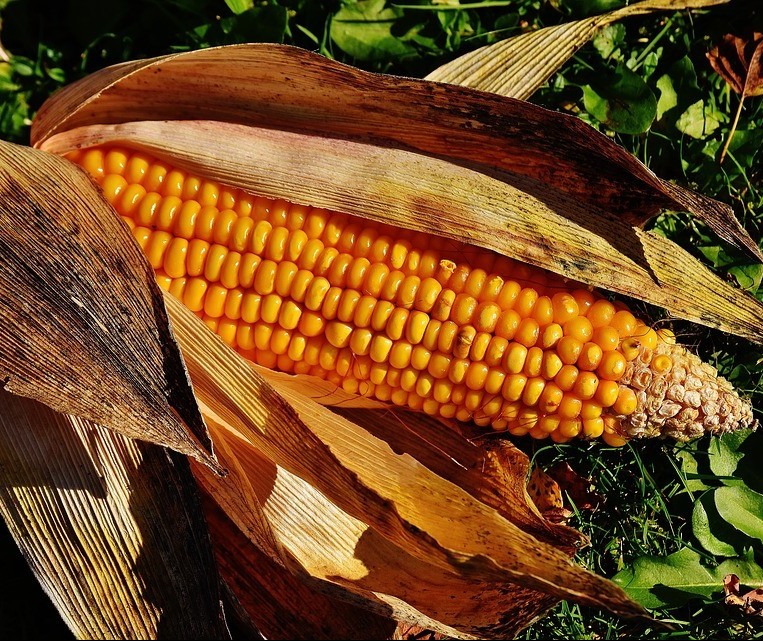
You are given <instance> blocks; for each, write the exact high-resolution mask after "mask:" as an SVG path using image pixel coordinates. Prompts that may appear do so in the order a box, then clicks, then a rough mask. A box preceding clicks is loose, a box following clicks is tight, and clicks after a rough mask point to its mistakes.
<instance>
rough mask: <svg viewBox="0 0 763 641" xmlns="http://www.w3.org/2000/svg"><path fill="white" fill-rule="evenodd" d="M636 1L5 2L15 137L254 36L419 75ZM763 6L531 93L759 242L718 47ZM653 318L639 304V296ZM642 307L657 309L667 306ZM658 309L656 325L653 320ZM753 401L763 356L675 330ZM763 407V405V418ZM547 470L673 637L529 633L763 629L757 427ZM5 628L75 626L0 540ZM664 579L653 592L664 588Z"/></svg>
mask: <svg viewBox="0 0 763 641" xmlns="http://www.w3.org/2000/svg"><path fill="white" fill-rule="evenodd" d="M624 4H626V2H625V0H486V1H483V2H467V1H463V2H460V3H459V0H431V1H430V0H400V2H389V1H388V0H362V1H361V2H354V1H350V0H345V1H343V2H339V1H332V0H265V1H258V2H254V1H253V0H225V1H223V0H61V1H60V2H50V3H43V2H36V1H33V0H0V40H1V41H2V45H0V138H2V139H4V140H9V141H13V142H19V143H27V142H28V136H29V126H30V123H31V119H32V118H33V116H34V113H35V111H36V110H37V109H38V108H39V107H40V105H41V104H42V102H43V101H44V100H45V99H46V98H47V97H48V96H49V95H50V94H51V93H53V92H54V91H55V90H56V89H57V88H59V87H61V86H63V85H64V84H68V83H70V82H73V81H75V80H77V79H78V78H81V77H83V76H84V75H86V74H88V73H90V72H92V71H95V70H97V69H100V68H102V67H104V66H106V65H110V64H114V63H118V62H121V61H124V60H128V59H134V58H140V57H147V56H155V55H159V54H163V53H168V52H172V51H182V50H188V49H196V48H200V47H208V46H216V45H221V44H230V43H240V42H249V41H253V42H280V43H287V44H293V45H297V46H300V47H304V48H306V49H310V50H313V51H317V52H320V53H322V54H323V55H326V56H329V57H332V58H335V59H337V60H340V61H343V62H346V63H349V64H354V65H357V66H359V67H362V68H365V69H368V70H373V71H380V72H385V73H394V74H400V75H408V76H416V77H421V76H423V75H426V74H427V73H428V72H429V71H431V70H433V69H434V68H436V67H437V66H439V65H441V64H443V63H445V62H447V61H449V60H451V59H453V58H454V57H456V56H457V55H460V54H463V53H466V52H467V51H470V50H473V49H475V48H477V47H480V46H483V45H485V44H490V43H493V42H497V41H499V40H501V39H504V38H508V37H511V36H514V35H518V34H520V33H523V32H525V31H528V30H531V29H536V28H539V27H543V26H550V25H554V24H560V23H562V22H566V21H569V20H573V19H577V18H581V17H585V16H588V15H594V14H596V13H601V12H603V11H606V10H610V9H614V8H617V7H620V6H623V5H624ZM760 5H761V3H760V0H732V1H731V2H730V3H728V4H726V5H724V6H720V7H714V8H711V9H707V10H703V11H692V12H688V11H681V12H675V13H670V12H667V13H662V14H658V15H655V16H649V17H642V18H638V19H635V18H633V19H629V20H627V21H626V22H623V23H620V24H616V25H612V26H610V27H607V28H606V29H604V30H603V31H602V32H601V33H600V34H599V35H598V36H597V37H596V38H595V39H594V41H593V42H592V43H590V44H589V45H587V46H586V47H585V48H584V49H582V50H581V51H580V52H579V53H578V54H577V55H576V56H574V57H573V59H572V60H571V61H570V62H569V63H567V64H566V65H565V66H564V67H563V68H562V69H561V70H560V71H559V73H557V74H556V75H555V76H554V77H553V78H552V79H551V80H550V81H549V82H548V83H547V84H546V85H545V86H544V87H542V88H541V89H540V90H539V91H538V92H537V93H536V95H535V96H533V98H532V101H533V102H536V103H538V104H540V105H543V106H545V107H547V108H550V109H556V110H562V111H566V112H569V113H573V114H576V115H577V116H579V117H580V118H581V119H583V120H585V121H586V122H588V123H589V124H591V125H592V126H594V127H596V128H597V129H599V130H601V131H603V132H605V133H606V134H607V135H609V136H611V137H613V138H614V139H615V140H616V141H617V142H618V143H619V144H621V145H622V146H624V147H625V148H626V149H628V150H629V151H631V152H632V153H633V154H634V155H636V156H637V157H638V158H639V159H640V160H641V161H642V162H644V163H645V164H646V165H647V166H649V167H650V168H651V169H652V170H653V171H655V172H656V173H657V174H659V175H660V176H662V177H664V178H668V179H671V180H675V181H677V182H679V183H681V184H683V185H686V186H688V187H690V188H692V189H695V190H697V191H700V192H702V193H704V194H706V195H708V196H712V197H714V198H717V199H719V200H722V201H724V202H727V203H729V204H730V205H731V206H732V207H733V208H734V210H735V212H736V214H737V216H738V217H739V219H740V220H741V221H742V223H743V225H744V226H745V227H746V228H747V229H748V231H749V232H750V234H751V235H752V237H753V238H754V239H756V240H757V241H759V240H760V238H761V226H762V225H763V166H762V165H761V154H760V152H759V149H760V147H761V144H762V143H763V99H762V98H751V99H748V100H747V102H746V103H745V106H744V109H743V110H742V113H741V117H740V121H739V125H738V128H737V132H736V134H735V135H734V137H733V139H732V142H731V145H730V153H729V154H728V157H727V158H726V160H725V161H724V162H723V163H722V164H721V163H720V162H719V154H720V149H721V147H722V146H723V144H724V142H725V141H726V139H727V137H728V136H729V129H730V123H731V120H732V118H733V115H734V113H735V111H736V109H737V106H738V102H739V97H738V96H737V95H736V94H734V93H733V92H732V91H731V90H730V88H729V87H728V85H726V83H725V82H724V81H723V80H722V79H721V78H720V77H719V76H718V75H717V74H715V73H714V72H713V71H712V69H711V68H710V66H709V64H708V62H707V60H706V52H707V51H708V50H709V49H710V48H711V47H712V45H713V44H714V43H716V42H718V41H719V40H720V37H721V36H722V35H723V34H724V33H726V32H729V31H731V32H738V33H740V34H744V33H745V32H748V31H750V30H751V29H753V28H757V30H758V31H763V16H762V15H761V6H760ZM653 226H654V228H655V230H656V231H657V232H658V233H662V234H664V235H666V236H669V237H671V238H673V239H674V240H676V241H677V242H678V243H680V244H681V245H682V246H683V247H685V248H687V249H689V250H690V251H691V252H693V253H694V254H695V255H696V256H697V257H698V258H700V259H701V260H702V261H704V262H705V263H706V264H707V265H708V266H709V267H710V268H712V269H714V270H716V271H717V272H718V273H719V274H720V275H721V276H723V277H724V278H727V279H729V280H730V281H732V282H735V283H737V284H738V285H739V286H740V287H742V288H744V289H747V290H748V291H750V292H751V293H752V294H753V295H755V296H758V297H759V298H761V299H763V288H761V279H762V278H763V266H761V265H758V264H751V263H749V261H747V260H745V259H744V258H743V257H741V256H739V255H737V254H735V253H734V252H731V251H729V250H728V248H727V247H725V246H723V245H722V244H721V243H720V242H719V241H718V239H717V238H715V237H714V236H713V235H712V234H711V233H710V232H709V231H708V230H707V229H706V228H704V227H703V226H702V225H701V224H699V223H697V221H694V220H692V219H691V218H690V217H689V216H687V215H686V214H683V213H680V212H678V213H676V212H670V213H665V214H663V215H662V216H660V217H659V218H658V219H657V220H656V221H654V222H653ZM636 307H637V308H638V309H642V308H641V307H639V306H638V305H636ZM643 311H644V313H645V314H646V313H649V314H652V315H653V317H654V315H655V314H657V315H659V312H655V310H646V309H643ZM655 320H657V318H655ZM674 329H675V330H676V333H677V334H678V335H679V336H680V338H681V340H682V342H684V343H688V344H690V345H693V346H696V348H697V349H698V351H699V352H700V353H701V355H702V356H703V357H704V358H705V359H706V360H709V361H710V362H712V363H713V364H715V365H716V366H718V367H719V369H720V371H721V373H722V374H724V375H725V376H727V377H728V378H730V379H731V380H732V382H734V384H735V385H736V386H737V387H738V388H739V389H740V390H741V391H742V392H743V393H745V394H747V395H749V396H751V398H752V400H753V403H754V404H756V405H757V406H758V407H763V394H762V393H761V390H762V386H761V380H762V376H763V367H762V365H763V351H761V349H760V348H759V347H756V346H752V345H750V344H748V343H745V342H743V341H741V340H735V339H732V338H729V337H728V336H722V335H719V334H717V333H714V332H710V331H709V330H705V329H702V328H698V327H697V326H692V325H689V324H686V323H675V324H674ZM758 417H760V414H758ZM521 446H522V447H524V448H525V449H526V450H527V451H528V453H529V454H530V455H531V456H533V457H534V459H535V460H536V462H538V463H539V464H541V465H543V466H548V465H551V464H553V463H555V462H556V461H558V460H562V459H563V460H566V461H568V462H569V463H570V464H571V465H572V466H573V468H574V469H575V470H576V471H577V472H579V473H580V474H582V475H584V476H589V477H590V478H591V479H592V483H593V484H594V485H595V487H596V489H597V490H598V491H599V492H600V493H601V494H602V495H603V496H604V502H603V503H602V505H600V506H599V507H598V508H597V509H596V510H595V511H577V510H576V511H575V517H574V519H573V523H572V525H574V526H575V527H578V528H580V529H581V530H583V531H584V532H585V533H586V534H587V535H588V536H589V537H590V538H591V541H592V544H591V546H590V547H588V548H586V549H584V550H582V551H581V552H580V553H579V555H578V560H579V562H581V563H583V564H585V565H586V566H587V567H589V568H591V569H592V570H594V571H596V572H598V573H600V574H603V575H605V576H609V577H616V580H618V581H619V582H621V583H622V584H623V585H624V586H626V587H628V586H630V588H629V589H631V591H632V594H633V596H634V597H635V598H638V599H640V600H641V601H642V602H643V603H644V604H645V605H647V606H648V607H650V608H653V609H654V611H655V616H656V617H657V618H659V619H662V620H664V621H671V622H673V625H674V628H673V629H665V628H663V627H659V626H646V625H643V624H638V625H635V624H631V623H628V622H624V621H619V620H617V619H616V618H614V617H612V616H610V615H608V614H606V613H601V612H597V611H592V610H588V609H584V608H580V607H578V606H575V605H570V604H561V605H560V606H558V607H557V608H556V609H555V610H554V611H553V612H552V613H551V614H550V616H548V617H547V618H545V619H544V620H542V621H540V622H539V623H536V624H535V625H534V626H532V627H531V628H529V629H528V630H527V631H526V632H525V633H523V635H522V638H527V639H541V638H555V639H570V638H577V639H616V638H632V637H640V638H650V639H669V638H686V639H688V638H693V639H710V638H733V639H753V638H763V624H762V622H763V620H762V619H760V618H758V619H753V618H751V617H749V616H745V615H743V614H742V613H740V612H739V611H737V610H734V609H731V608H729V607H727V606H725V605H724V604H723V602H722V598H720V596H721V593H720V589H721V584H720V580H722V578H723V575H724V574H725V573H726V572H727V571H729V568H733V571H736V573H737V574H739V575H740V577H741V578H742V582H743V583H745V584H747V585H748V586H750V587H759V586H760V585H763V569H762V568H761V564H763V476H762V475H761V472H760V469H759V468H760V464H759V461H760V460H761V457H762V456H763V438H762V437H761V436H760V435H759V434H752V435H750V434H749V433H743V434H742V435H740V436H731V437H725V438H724V439H710V438H708V437H706V438H705V439H702V440H701V441H699V442H697V443H693V444H690V445H681V446H677V445H674V444H670V443H634V444H633V445H629V446H627V447H625V448H622V449H619V450H616V449H612V448H607V447H603V446H602V445H601V444H587V443H584V442H579V443H572V444H566V445H546V444H545V443H542V442H541V443H532V442H524V443H522V444H521ZM0 561H2V563H0V638H26V639H31V638H51V637H52V638H67V637H70V635H69V633H68V631H67V630H66V628H65V627H64V626H63V624H62V623H61V622H60V621H59V620H58V619H57V616H56V614H55V611H54V609H53V608H52V606H51V605H50V603H49V601H48V600H47V598H46V597H45V596H44V595H43V594H42V593H41V592H40V590H39V589H38V588H37V587H36V584H35V582H34V581H33V579H32V578H31V575H30V574H29V572H28V570H26V568H25V564H24V562H23V559H21V557H20V555H19V554H18V553H17V552H16V550H15V548H14V547H13V545H12V542H11V541H10V539H9V537H8V535H7V533H6V532H2V533H0ZM655 584H657V586H656V587H655Z"/></svg>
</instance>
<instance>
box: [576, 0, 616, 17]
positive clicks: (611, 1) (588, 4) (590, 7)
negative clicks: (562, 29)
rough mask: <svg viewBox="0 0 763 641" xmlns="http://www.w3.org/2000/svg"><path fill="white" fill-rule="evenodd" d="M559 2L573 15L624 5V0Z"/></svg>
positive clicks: (584, 14) (591, 14) (591, 13)
mask: <svg viewBox="0 0 763 641" xmlns="http://www.w3.org/2000/svg"><path fill="white" fill-rule="evenodd" d="M561 4H563V6H564V7H567V8H568V9H569V10H570V11H571V12H572V14H573V15H575V16H579V17H586V16H594V15H597V14H599V13H606V12H607V11H612V10H613V9H619V8H620V7H624V6H625V5H626V0H563V2H562V3H561Z"/></svg>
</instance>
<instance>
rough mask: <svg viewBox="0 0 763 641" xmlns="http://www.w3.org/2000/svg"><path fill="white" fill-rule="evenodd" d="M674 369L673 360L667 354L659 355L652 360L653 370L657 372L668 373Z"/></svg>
mask: <svg viewBox="0 0 763 641" xmlns="http://www.w3.org/2000/svg"><path fill="white" fill-rule="evenodd" d="M671 367H673V360H672V359H671V358H670V356H668V355H667V354H659V355H657V356H655V357H654V358H653V359H652V363H651V368H652V369H653V370H654V371H655V372H657V373H660V374H661V373H662V372H667V371H668V370H669V369H670V368H671Z"/></svg>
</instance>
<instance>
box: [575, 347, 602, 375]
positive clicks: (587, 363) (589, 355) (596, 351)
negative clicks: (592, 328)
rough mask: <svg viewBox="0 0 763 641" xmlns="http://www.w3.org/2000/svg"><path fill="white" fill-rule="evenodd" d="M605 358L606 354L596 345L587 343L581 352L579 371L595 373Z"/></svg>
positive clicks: (578, 362)
mask: <svg viewBox="0 0 763 641" xmlns="http://www.w3.org/2000/svg"><path fill="white" fill-rule="evenodd" d="M603 356H604V352H603V351H602V349H601V347H599V346H598V345H597V344H596V343H594V342H588V343H585V344H584V345H583V347H582V349H581V350H580V356H578V361H577V366H578V369H580V370H585V371H588V372H592V371H594V370H595V369H596V368H597V367H598V366H599V364H600V363H601V359H602V358H603Z"/></svg>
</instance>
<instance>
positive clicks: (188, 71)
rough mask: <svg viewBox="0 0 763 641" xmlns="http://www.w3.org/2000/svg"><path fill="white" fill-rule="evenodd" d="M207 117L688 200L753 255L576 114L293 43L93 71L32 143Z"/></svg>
mask: <svg viewBox="0 0 763 641" xmlns="http://www.w3.org/2000/svg"><path fill="white" fill-rule="evenodd" d="M185 119H209V120H220V121H224V122H231V123H238V124H244V125H252V126H258V127H266V128H272V129H285V130H290V131H299V132H301V133H305V134H308V135H314V136H321V137H331V138H342V139H350V140H355V141H360V142H371V143H374V144H378V145H382V146H385V147H393V146H394V147H401V148H405V149H411V150H415V151H417V152H419V153H422V154H427V155H434V156H438V157H441V158H445V159H449V160H451V161H452V162H454V163H457V164H465V165H469V166H474V167H475V168H478V169H479V170H480V171H483V172H486V173H489V172H492V171H495V170H499V171H508V172H512V173H514V174H516V175H517V176H527V177H530V178H534V179H535V180H537V181H540V182H542V183H545V184H547V185H553V187H554V189H556V190H559V191H561V192H564V193H566V194H568V195H569V196H571V197H572V198H573V199H574V200H578V201H579V202H581V203H584V204H589V205H591V206H593V207H594V208H601V209H604V210H607V211H610V212H612V213H614V214H616V215H617V216H619V217H621V218H622V219H623V220H624V221H626V222H628V223H630V224H634V225H640V224H642V223H643V222H644V221H645V220H647V219H648V218H650V217H651V216H653V215H654V214H656V213H657V212H658V211H659V210H660V209H662V208H674V209H683V208H685V207H689V206H691V209H690V211H692V213H694V214H696V215H697V216H699V217H700V218H702V219H703V220H705V221H706V222H707V223H708V225H710V226H711V227H712V228H713V230H714V231H715V232H716V233H717V234H719V235H720V236H721V237H722V238H724V239H725V240H727V241H728V242H730V243H732V244H733V245H735V246H736V247H738V248H739V249H740V250H741V251H744V252H745V253H747V254H748V255H749V256H751V257H753V258H754V259H755V260H761V261H763V255H761V254H760V252H759V250H758V248H757V246H756V244H755V243H754V241H753V240H752V239H751V238H750V237H749V235H748V234H747V233H746V232H745V231H744V230H743V229H742V228H741V226H740V225H739V223H738V222H737V221H736V219H735V218H734V216H733V212H732V211H731V209H730V208H729V207H728V206H726V205H722V204H720V203H715V202H714V201H709V199H705V198H689V197H685V195H683V196H682V194H683V192H684V190H680V189H678V188H676V187H672V188H671V187H669V186H667V185H666V183H664V182H663V181H661V180H660V179H659V178H657V177H656V176H655V175H654V174H653V173H652V172H650V171H649V170H648V169H647V168H646V167H645V166H644V165H642V164H641V163H640V162H639V161H638V160H636V159H635V158H634V157H633V156H631V155H630V154H629V153H628V152H626V151H625V150H624V149H622V148H621V147H619V146H617V145H616V144H615V143H613V142H612V141H611V140H609V139H608V138H607V137H606V136H604V135H602V134H599V133H597V132H595V131H594V130H592V128H591V127H589V126H588V125H586V124H585V123H583V122H582V121H580V120H579V119H577V118H574V117H572V116H566V115H563V114H558V113H554V112H550V111H547V110H545V109H542V108H540V107H536V106H534V105H531V104H529V103H526V102H523V101H517V100H512V99H510V98H504V97H501V96H497V95H495V94H488V93H484V92H480V91H475V90H473V89H469V88H464V87H457V86H454V85H444V84H437V83H432V82H427V81H421V80H411V79H405V78H397V77H393V76H384V75H381V74H371V73H368V72H364V71H361V70H359V69H355V68H352V67H348V66H346V65H342V64H339V63H336V62H334V61H331V60H327V59H326V58H323V57H321V56H318V55H315V54H311V53H308V52H306V51H304V50H301V49H297V48H294V47H286V46H280V45H266V44H248V45H237V46H228V47H219V48H210V49H203V50H199V51H191V52H185V53H180V54H171V55H169V56H164V57H161V58H154V59H150V60H144V61H138V62H134V63H127V64H123V65H120V66H119V67H118V68H110V69H108V70H104V71H101V72H96V73H94V74H92V75H90V76H88V77H86V78H84V79H82V80H80V81H79V82H77V83H74V84H73V85H70V86H69V87H66V88H64V89H63V90H62V91H60V92H58V93H57V94H56V95H55V96H54V97H52V98H51V99H49V100H48V101H47V102H46V103H45V104H44V105H43V106H42V108H41V109H40V111H39V112H38V115H37V118H36V120H35V121H34V123H33V127H32V143H33V144H34V145H35V146H42V145H43V144H44V142H45V140H46V139H48V138H50V137H51V136H52V135H54V134H56V133H60V132H63V131H66V130H70V129H74V128H76V127H80V126H84V125H91V124H116V123H125V122H132V121H138V120H185Z"/></svg>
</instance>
